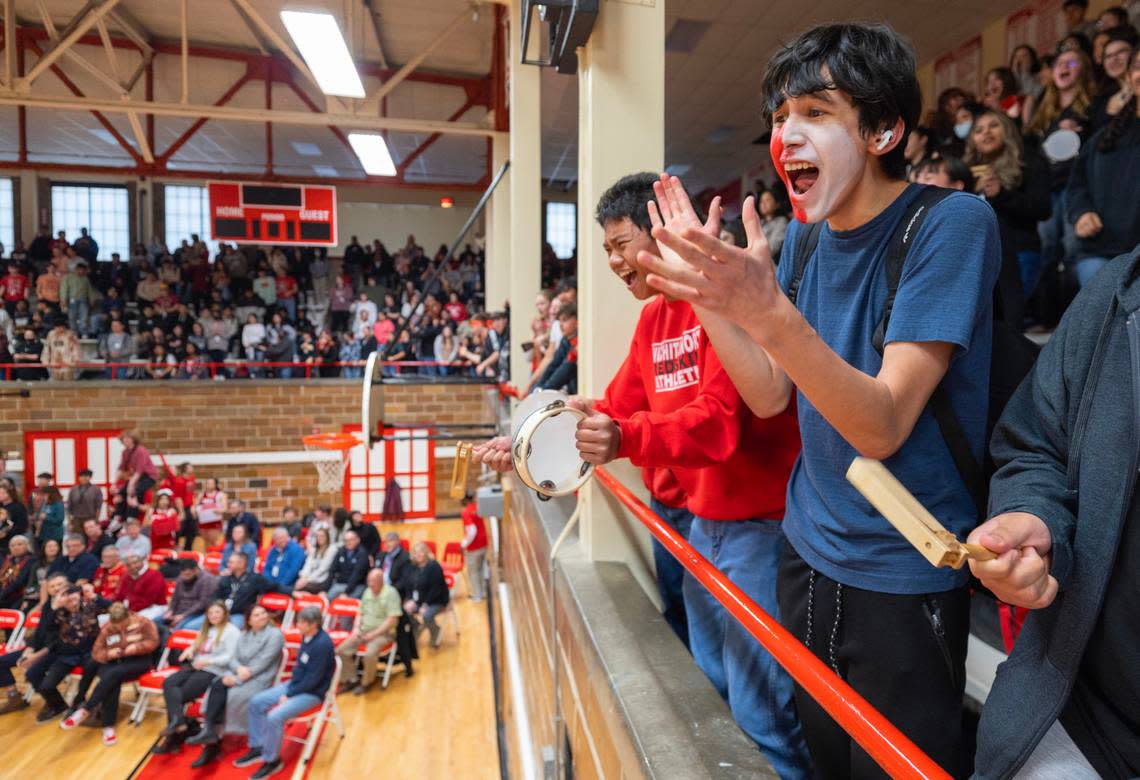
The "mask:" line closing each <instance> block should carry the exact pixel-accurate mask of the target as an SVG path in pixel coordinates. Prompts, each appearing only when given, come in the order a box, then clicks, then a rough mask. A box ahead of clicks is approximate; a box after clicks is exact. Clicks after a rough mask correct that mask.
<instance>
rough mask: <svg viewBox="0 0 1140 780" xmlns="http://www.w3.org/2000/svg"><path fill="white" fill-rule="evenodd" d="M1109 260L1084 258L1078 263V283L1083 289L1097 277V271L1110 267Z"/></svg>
mask: <svg viewBox="0 0 1140 780" xmlns="http://www.w3.org/2000/svg"><path fill="white" fill-rule="evenodd" d="M1108 261H1109V258H1107V257H1082V258H1081V259H1080V260H1078V261H1077V266H1076V269H1077V282H1078V283H1079V284H1080V285H1081V287H1082V288H1083V287H1085V286H1086V285H1087V284H1088V283H1089V282H1091V281H1092V278H1093V277H1094V276H1096V273H1097V271H1099V270H1100V269H1102V268H1104V267H1105V266H1106V265H1108Z"/></svg>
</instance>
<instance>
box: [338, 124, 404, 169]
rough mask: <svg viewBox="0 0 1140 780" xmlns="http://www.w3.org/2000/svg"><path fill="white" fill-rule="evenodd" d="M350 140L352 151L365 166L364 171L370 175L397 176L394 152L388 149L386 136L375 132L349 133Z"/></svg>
mask: <svg viewBox="0 0 1140 780" xmlns="http://www.w3.org/2000/svg"><path fill="white" fill-rule="evenodd" d="M348 142H349V144H351V145H352V151H354V152H356V156H357V157H358V158H359V159H360V164H361V165H363V166H364V172H365V173H367V174H369V175H370V176H395V175H396V164H395V163H394V162H392V154H391V152H389V151H388V144H387V143H386V142H385V141H384V136H382V135H376V134H374V133H349V134H348Z"/></svg>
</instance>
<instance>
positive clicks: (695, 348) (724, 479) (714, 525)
mask: <svg viewBox="0 0 1140 780" xmlns="http://www.w3.org/2000/svg"><path fill="white" fill-rule="evenodd" d="M656 180H657V177H656V176H655V175H654V174H649V173H641V174H633V175H631V176H626V177H623V178H622V179H620V180H619V181H618V182H617V183H616V184H614V185H613V186H612V187H611V188H610V189H609V190H607V191H606V192H605V193H604V194H603V195H602V197H601V199H600V200H599V202H598V207H597V212H596V215H595V216H596V219H597V221H598V224H600V225H601V226H602V229H603V230H604V231H605V247H606V251H607V253H608V254H609V265H610V269H611V270H612V271H613V272H614V274H615V275H616V276H617V277H618V278H620V279H621V280H622V281H623V282H624V283H625V285H626V287H627V288H628V289H629V291H630V293H631V294H632V295H633V297H634V298H636V299H637V300H639V301H644V300H648V299H651V298H652V300H650V301H649V303H647V304H646V305H645V307H644V308H643V309H642V311H641V315H640V317H639V319H638V323H637V329H636V331H635V333H634V336H633V342H632V344H631V346H630V351H629V355H628V356H627V357H626V359H625V362H624V363H623V364H622V366H621V368H620V369H619V370H618V373H617V374H616V376H615V377H614V379H613V380H612V381H611V382H610V384H609V386H608V387H607V388H606V393H605V396H604V398H603V399H602V400H601V401H597V402H593V401H590V400H587V399H573V400H572V401H571V404H573V405H575V406H577V407H578V408H579V409H582V410H583V411H586V412H588V413H589V416H588V417H587V418H586V419H585V420H583V421H582V422H581V423H579V426H578V435H577V439H578V449H579V452H580V453H581V455H582V457H583V459H584V460H587V461H589V462H591V463H596V464H602V463H608V462H609V461H611V460H615V459H617V458H629V459H630V460H631V461H632V462H633V463H634V465H636V466H640V467H642V468H643V469H648V470H649V471H648V473H646V474H645V475H644V476H645V477H646V479H647V485H649V487H650V490H651V492H652V493H653V494H654V496H655V501H654V509H655V510H656V511H657V512H658V514H661V515H662V517H665V516H666V515H665V514H663V510H665V509H666V507H665V506H663V505H662V503H661V502H660V501H658V500H656V497H657V496H658V485H657V484H655V483H656V481H657V480H658V479H675V480H676V483H677V485H678V486H679V487H680V489H681V491H683V493H684V495H685V496H686V497H687V502H686V506H687V509H688V510H689V511H690V512H691V513H692V515H693V517H692V521H691V528H690V530H689V533H688V539H689V542H690V543H691V544H692V545H693V547H694V548H696V550H697V551H698V552H700V553H701V554H702V555H703V556H705V557H706V558H707V559H708V560H709V561H710V562H711V563H712V564H713V565H714V566H716V567H717V568H718V569H720V570H721V571H722V572H724V573H725V574H726V575H727V576H728V577H729V579H731V580H732V581H733V582H734V583H735V584H736V585H737V586H738V587H740V588H741V589H742V590H743V591H744V592H745V593H747V594H748V595H749V596H750V597H751V598H752V599H753V600H754V601H755V602H756V603H757V604H759V605H760V606H761V607H762V608H764V609H765V610H767V611H769V612H770V613H771V614H773V615H775V614H777V605H776V572H777V568H778V564H779V560H780V551H781V549H782V547H783V544H784V536H783V532H782V530H781V526H780V522H779V521H780V520H781V518H782V517H783V514H784V494H785V490H786V487H787V482H788V477H789V475H790V474H791V470H792V466H793V464H794V463H795V460H796V457H797V455H798V454H799V449H800V443H799V430H798V427H797V423H796V417H795V410H794V408H793V407H792V406H791V405H789V408H788V409H786V410H785V411H784V412H782V413H780V414H777V415H775V416H774V417H771V418H769V419H765V420H761V419H759V418H757V417H755V416H754V415H753V414H752V413H751V411H750V410H749V409H748V407H747V405H746V404H745V403H744V401H743V400H742V399H741V397H740V394H739V393H737V391H736V389H735V387H734V386H733V384H732V381H731V380H730V379H729V378H728V375H727V374H726V373H725V370H724V368H723V367H722V366H721V364H720V361H719V359H718V358H717V356H716V353H715V352H714V351H713V349H712V347H711V345H710V344H709V340H708V336H706V335H705V333H704V331H703V329H702V327H701V325H700V322H699V321H698V319H697V316H696V314H695V313H694V312H693V309H692V308H691V307H690V306H689V304H687V303H684V302H683V301H675V300H669V299H667V298H666V297H665V296H663V295H659V294H658V293H657V291H656V290H654V289H653V288H652V287H650V286H649V284H648V283H647V282H646V273H645V271H644V270H643V269H642V267H641V266H640V265H639V264H638V263H637V261H636V258H637V254H638V252H639V251H647V252H651V253H653V254H657V252H658V250H657V244H656V242H655V241H654V240H653V238H652V237H651V236H650V230H651V223H650V216H649V211H648V207H647V204H648V203H649V201H651V200H653V199H654V193H653V183H654V181H656ZM711 211H712V214H711V216H710V219H709V221H708V223H707V225H706V229H708V230H711V231H715V230H716V228H717V226H718V224H719V217H718V214H717V212H718V211H719V208H718V206H717V204H716V203H714V205H713V207H712V209H711ZM714 235H715V232H714ZM508 446H509V443H508ZM481 451H482V452H486V449H482V450H481ZM508 459H509V455H508ZM484 461H485V462H491V463H492V464H494V463H495V459H494V457H493V456H492V457H490V458H487V457H485V458H484ZM655 546H656V543H655ZM663 558H665V559H669V560H668V561H667V563H671V564H672V565H673V566H678V567H679V564H676V563H675V562H673V561H672V559H671V556H669V555H668V553H666V552H665V551H664V550H660V552H659V554H658V555H655V559H656V561H657V563H658V566H659V567H660V566H661V562H662V559H663ZM683 593H684V605H685V609H686V612H687V616H688V628H689V641H690V649H691V650H692V652H693V657H694V660H696V662H697V665H698V666H699V667H700V668H701V670H702V671H703V672H704V673H705V674H706V675H707V676H708V678H709V679H710V681H711V682H712V683H713V685H715V686H716V688H717V690H718V691H719V692H720V694H721V696H722V697H724V698H725V700H726V701H727V702H728V705H729V708H730V709H731V710H732V714H733V717H734V718H735V719H736V721H737V723H738V724H739V725H740V727H741V728H742V729H743V730H744V731H745V732H746V733H747V734H748V735H749V736H750V737H752V739H753V740H755V741H756V743H757V744H758V745H759V746H760V748H761V750H763V751H764V753H765V755H766V756H767V757H768V759H769V761H770V762H771V763H772V765H773V767H774V768H775V769H776V771H777V772H778V773H779V774H780V776H781V777H782V778H785V780H787V779H788V778H801V777H809V776H810V774H811V765H810V761H809V759H808V756H807V749H806V746H805V744H804V740H803V737H802V735H801V733H800V728H799V724H798V721H797V720H796V715H795V708H794V706H793V689H792V681H791V679H790V678H789V677H788V676H787V674H786V673H785V672H784V671H783V670H782V669H781V668H780V667H779V666H778V665H777V664H776V662H775V661H774V660H773V659H772V657H771V656H770V655H769V654H768V653H767V652H766V651H765V650H764V649H763V648H761V647H760V645H759V644H758V643H757V642H756V641H755V640H754V639H753V638H752V637H751V636H750V635H749V634H748V632H747V631H745V630H744V629H743V628H742V627H741V626H740V624H739V623H737V622H736V621H735V620H733V619H732V618H731V617H729V616H728V615H727V614H725V611H724V609H723V608H722V607H721V606H720V605H719V604H718V603H717V601H716V600H715V599H714V598H713V597H712V595H711V594H710V593H709V592H708V591H707V590H705V589H704V587H702V586H701V585H700V584H699V583H698V582H697V581H696V580H694V579H693V578H692V577H690V576H685V577H684V585H683Z"/></svg>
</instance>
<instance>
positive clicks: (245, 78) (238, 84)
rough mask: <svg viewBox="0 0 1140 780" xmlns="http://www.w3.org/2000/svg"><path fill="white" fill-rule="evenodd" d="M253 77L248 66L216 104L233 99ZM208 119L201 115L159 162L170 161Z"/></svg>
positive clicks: (163, 154)
mask: <svg viewBox="0 0 1140 780" xmlns="http://www.w3.org/2000/svg"><path fill="white" fill-rule="evenodd" d="M251 78H252V76H251V75H250V73H249V68H246V72H245V73H244V74H242V77H241V78H239V79H238V80H237V81H235V82H234V83H233V84H231V85H230V88H229V89H227V90H226V91H225V92H224V93H223V94H222V96H221V97H220V98H218V99H217V100H216V101H214V105H215V106H224V105H225V104H226V103H229V102H230V101H231V100H232V99H233V97H234V95H236V94H237V93H238V92H239V91H240V90H241V88H242V87H244V86H245V85H246V84H248V83H249V82H250V79H251ZM152 116H153V115H152ZM207 121H208V120H207V119H206V118H205V117H200V118H199V119H198V121H196V122H195V123H194V124H192V125H190V127H188V128H187V129H186V131H185V132H184V133H182V135H180V136H178V138H176V139H175V140H174V143H172V144H171V145H170V148H168V149H167V150H166V151H165V152H163V153H162V156H161V158H160V159H159V162H160V163H162V164H163V165H166V163H167V162H169V160H170V158H171V157H173V156H174V155H175V153H176V152H177V151H178V150H179V149H181V148H182V147H183V146H185V145H186V142H187V141H189V140H190V139H191V138H192V137H193V135H194V133H196V132H198V131H199V130H201V129H202V125H204V124H206V122H207Z"/></svg>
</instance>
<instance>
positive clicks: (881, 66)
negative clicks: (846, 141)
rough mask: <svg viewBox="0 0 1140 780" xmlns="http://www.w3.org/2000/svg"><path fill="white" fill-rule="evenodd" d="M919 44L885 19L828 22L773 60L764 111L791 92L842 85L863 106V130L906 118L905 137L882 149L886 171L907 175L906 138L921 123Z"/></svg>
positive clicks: (769, 111) (767, 76)
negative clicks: (877, 21)
mask: <svg viewBox="0 0 1140 780" xmlns="http://www.w3.org/2000/svg"><path fill="white" fill-rule="evenodd" d="M916 67H917V65H916V62H915V55H914V48H913V47H912V46H911V45H910V43H909V42H908V41H907V40H906V39H905V38H903V37H902V36H901V35H899V34H898V33H897V32H895V30H894V29H893V28H892V27H890V26H889V25H886V24H829V25H823V26H820V27H815V28H813V29H811V30H808V31H807V32H805V33H804V34H802V35H800V36H799V37H798V38H796V39H795V40H794V41H792V42H791V43H788V44H785V45H784V46H783V47H782V48H781V49H780V50H779V51H778V52H776V54H775V56H773V57H772V58H771V59H770V60H768V69H767V71H766V72H765V73H764V81H763V85H762V87H761V102H762V105H763V107H764V115H765V117H766V118H767V119H768V121H769V123H771V119H772V115H773V114H774V113H775V112H776V109H778V108H779V107H780V106H781V105H782V104H783V102H784V101H785V100H786V99H787V98H789V97H801V96H803V95H810V94H812V93H813V92H823V91H825V90H841V91H843V92H844V93H846V94H847V95H848V96H849V97H850V99H851V103H852V105H854V106H855V108H856V109H857V110H858V112H859V130H860V131H861V132H862V133H863V135H864V136H869V135H872V134H874V133H878V132H880V131H881V130H883V129H884V128H889V127H891V126H893V125H894V124H895V122H896V121H897V120H898V119H900V118H901V119H902V121H903V133H902V138H900V139H898V144H897V145H896V146H895V148H894V149H892V150H891V151H889V152H888V153H887V154H885V155H883V156H882V157H881V158H879V159H880V163H881V165H882V166H883V171H884V172H885V173H886V174H887V175H888V176H891V177H893V178H896V179H903V178H905V177H906V157H905V154H904V152H905V150H906V139H907V136H908V135H910V131H911V129H912V128H913V127H914V126H915V125H917V124H918V117H919V114H920V113H921V111H922V90H921V89H920V88H919V85H918V77H917V75H916V73H915V70H916Z"/></svg>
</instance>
